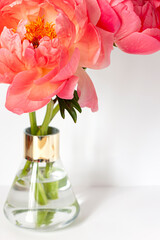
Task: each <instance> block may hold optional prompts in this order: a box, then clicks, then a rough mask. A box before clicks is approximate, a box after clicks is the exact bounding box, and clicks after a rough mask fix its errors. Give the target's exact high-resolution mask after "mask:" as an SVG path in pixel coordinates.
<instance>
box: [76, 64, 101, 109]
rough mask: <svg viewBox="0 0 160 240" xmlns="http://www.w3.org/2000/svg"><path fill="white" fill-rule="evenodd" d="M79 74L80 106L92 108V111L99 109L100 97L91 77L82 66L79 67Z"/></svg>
mask: <svg viewBox="0 0 160 240" xmlns="http://www.w3.org/2000/svg"><path fill="white" fill-rule="evenodd" d="M77 76H78V77H79V81H78V89H77V92H78V95H79V104H80V106H81V107H88V108H91V110H92V112H95V111H97V110H98V98H97V94H96V91H95V88H94V85H93V83H92V81H91V79H90V77H89V76H88V74H87V73H86V72H85V71H84V70H83V69H82V68H79V69H78V71H77Z"/></svg>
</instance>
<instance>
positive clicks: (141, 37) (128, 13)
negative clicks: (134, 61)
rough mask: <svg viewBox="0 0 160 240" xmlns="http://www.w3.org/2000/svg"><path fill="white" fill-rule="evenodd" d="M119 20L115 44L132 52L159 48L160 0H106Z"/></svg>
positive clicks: (149, 52)
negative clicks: (119, 24)
mask: <svg viewBox="0 0 160 240" xmlns="http://www.w3.org/2000/svg"><path fill="white" fill-rule="evenodd" d="M106 1H108V2H110V4H111V6H112V7H113V9H114V10H115V12H116V13H117V15H118V17H119V19H120V20H121V27H120V29H119V31H118V32H117V34H116V35H115V43H116V45H117V46H118V47H119V48H120V49H121V50H123V51H125V52H127V53H133V54H151V53H154V52H156V51H158V50H160V2H159V1H157V0H112V1H110V0H106Z"/></svg>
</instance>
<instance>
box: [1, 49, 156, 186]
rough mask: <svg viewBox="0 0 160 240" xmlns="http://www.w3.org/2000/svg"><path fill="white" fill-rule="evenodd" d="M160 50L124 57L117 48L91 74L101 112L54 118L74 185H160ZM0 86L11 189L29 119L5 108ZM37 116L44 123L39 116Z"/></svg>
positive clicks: (4, 169) (5, 175)
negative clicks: (104, 66)
mask: <svg viewBox="0 0 160 240" xmlns="http://www.w3.org/2000/svg"><path fill="white" fill-rule="evenodd" d="M159 65H160V52H158V53H156V54H153V55H149V56H136V55H127V54H125V53H123V52H121V51H119V50H118V49H115V50H114V51H113V54H112V59H111V65H110V66H109V67H108V68H107V69H105V70H97V71H94V70H89V75H90V76H91V78H92V80H93V82H94V84H95V87H96V90H97V94H98V97H99V111H98V112H97V113H91V112H90V110H83V113H82V114H81V115H80V114H79V115H78V123H77V124H76V125H75V124H74V123H73V122H72V120H71V119H70V117H67V119H66V120H63V119H61V118H60V116H58V117H56V118H55V121H53V123H52V126H56V127H58V128H60V130H61V156H62V161H63V163H64V165H65V167H66V169H67V171H68V173H69V176H70V178H71V181H72V183H74V184H75V185H86V184H87V185H88V186H92V185H101V186H106V185H111V186H136V185H160V78H159V75H160V74H159ZM6 89H7V87H6V86H4V85H1V86H0V106H1V108H0V116H1V118H0V133H1V136H0V151H1V155H0V158H1V165H2V166H1V168H0V184H7V185H10V184H11V181H12V180H13V178H14V176H15V172H16V169H17V168H18V165H19V163H20V161H21V156H22V149H23V135H22V132H23V129H24V128H25V127H27V126H28V124H29V123H28V115H27V114H25V115H22V116H17V115H15V114H13V113H10V112H9V111H7V110H6V109H5V108H4V102H5V94H6ZM39 117H40V118H41V119H42V112H41V111H40V115H39ZM82 176H83V177H82Z"/></svg>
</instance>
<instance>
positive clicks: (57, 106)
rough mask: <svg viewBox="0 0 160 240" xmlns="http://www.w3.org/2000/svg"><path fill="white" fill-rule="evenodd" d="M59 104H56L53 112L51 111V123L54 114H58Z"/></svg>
mask: <svg viewBox="0 0 160 240" xmlns="http://www.w3.org/2000/svg"><path fill="white" fill-rule="evenodd" d="M59 109H60V108H59V104H57V105H56V106H55V108H54V109H53V111H52V115H51V121H52V119H53V118H54V117H55V116H56V114H57V113H58V111H59Z"/></svg>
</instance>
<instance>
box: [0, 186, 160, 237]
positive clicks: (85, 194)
mask: <svg viewBox="0 0 160 240" xmlns="http://www.w3.org/2000/svg"><path fill="white" fill-rule="evenodd" d="M7 191H8V189H7V188H6V187H0V195H1V199H0V206H1V208H0V239H1V240H11V239H12V240H22V239H23V240H28V239H34V240H44V239H46V240H53V239H56V240H71V239H76V240H82V239H83V240H89V239H92V240H97V239H98V240H106V239H108V240H159V239H160V187H139V188H138V187H137V188H127V187H122V188H81V189H77V191H76V192H77V197H78V200H79V202H80V203H81V213H80V215H79V218H78V219H77V220H76V221H75V222H74V223H73V224H72V225H70V227H68V228H66V229H64V230H60V231H56V232H45V233H44V232H41V233H38V232H34V231H29V230H23V229H20V228H18V227H16V226H13V225H12V224H10V223H9V222H8V220H6V219H5V217H4V215H3V213H2V205H3V203H4V200H5V198H6V193H7Z"/></svg>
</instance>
